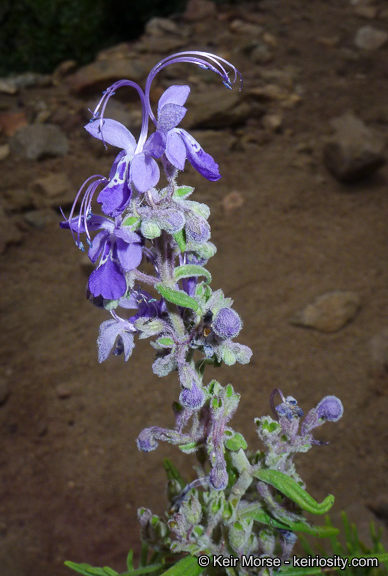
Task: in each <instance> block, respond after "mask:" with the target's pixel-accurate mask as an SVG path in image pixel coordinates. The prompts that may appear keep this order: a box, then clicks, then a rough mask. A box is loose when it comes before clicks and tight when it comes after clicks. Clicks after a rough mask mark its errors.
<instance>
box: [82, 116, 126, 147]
mask: <svg viewBox="0 0 388 576" xmlns="http://www.w3.org/2000/svg"><path fill="white" fill-rule="evenodd" d="M85 130H86V131H87V132H89V134H91V135H92V136H94V138H97V139H98V140H102V141H103V142H106V143H107V144H111V145H112V146H117V148H122V149H123V150H125V151H126V152H127V154H131V155H132V154H133V153H134V152H135V148H136V140H135V138H134V137H133V135H132V134H131V132H130V131H129V130H128V129H127V128H126V127H125V126H123V125H122V124H121V123H120V122H117V120H111V119H110V118H104V120H103V121H102V128H101V120H100V119H98V118H97V119H96V120H92V121H91V122H89V124H86V126H85Z"/></svg>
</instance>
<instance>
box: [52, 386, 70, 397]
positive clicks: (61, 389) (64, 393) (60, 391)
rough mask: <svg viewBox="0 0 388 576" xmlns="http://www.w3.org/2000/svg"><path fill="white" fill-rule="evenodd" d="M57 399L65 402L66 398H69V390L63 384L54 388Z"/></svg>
mask: <svg viewBox="0 0 388 576" xmlns="http://www.w3.org/2000/svg"><path fill="white" fill-rule="evenodd" d="M55 391H56V393H57V396H58V398H60V399H61V400H65V399H66V398H70V396H71V390H70V389H69V388H68V387H67V386H66V385H65V384H58V386H57V387H56V388H55Z"/></svg>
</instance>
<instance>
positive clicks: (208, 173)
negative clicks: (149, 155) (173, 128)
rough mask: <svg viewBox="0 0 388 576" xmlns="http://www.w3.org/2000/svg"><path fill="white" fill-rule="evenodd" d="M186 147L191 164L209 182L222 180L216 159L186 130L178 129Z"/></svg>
mask: <svg viewBox="0 0 388 576" xmlns="http://www.w3.org/2000/svg"><path fill="white" fill-rule="evenodd" d="M178 132H179V133H180V135H181V136H182V139H183V142H184V144H185V146H186V152H187V159H188V161H189V162H190V164H191V165H192V166H193V167H194V168H195V169H196V170H197V171H198V172H199V173H200V174H202V176H204V177H205V178H207V180H211V181H213V182H214V181H216V180H219V179H220V178H221V174H220V172H219V170H218V164H216V162H215V161H214V158H213V157H212V156H210V154H207V152H204V150H202V148H201V146H200V144H199V143H198V142H197V141H196V140H195V138H193V137H192V136H191V135H190V134H189V133H188V132H186V130H182V129H181V128H179V129H178Z"/></svg>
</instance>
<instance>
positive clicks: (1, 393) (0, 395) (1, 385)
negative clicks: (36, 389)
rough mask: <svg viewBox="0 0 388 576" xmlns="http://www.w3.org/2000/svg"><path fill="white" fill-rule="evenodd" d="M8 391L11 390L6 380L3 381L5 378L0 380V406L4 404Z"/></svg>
mask: <svg viewBox="0 0 388 576" xmlns="http://www.w3.org/2000/svg"><path fill="white" fill-rule="evenodd" d="M10 391H11V390H10V387H9V384H8V380H5V378H0V406H2V405H3V404H5V402H6V401H7V399H8V396H9V393H10Z"/></svg>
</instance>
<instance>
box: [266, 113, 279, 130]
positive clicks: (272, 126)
mask: <svg viewBox="0 0 388 576" xmlns="http://www.w3.org/2000/svg"><path fill="white" fill-rule="evenodd" d="M261 121H262V124H263V127H264V128H265V129H266V130H269V131H270V132H280V131H281V130H282V128H283V116H282V115H281V114H275V113H269V114H265V115H264V116H263V118H262V120H261Z"/></svg>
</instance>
